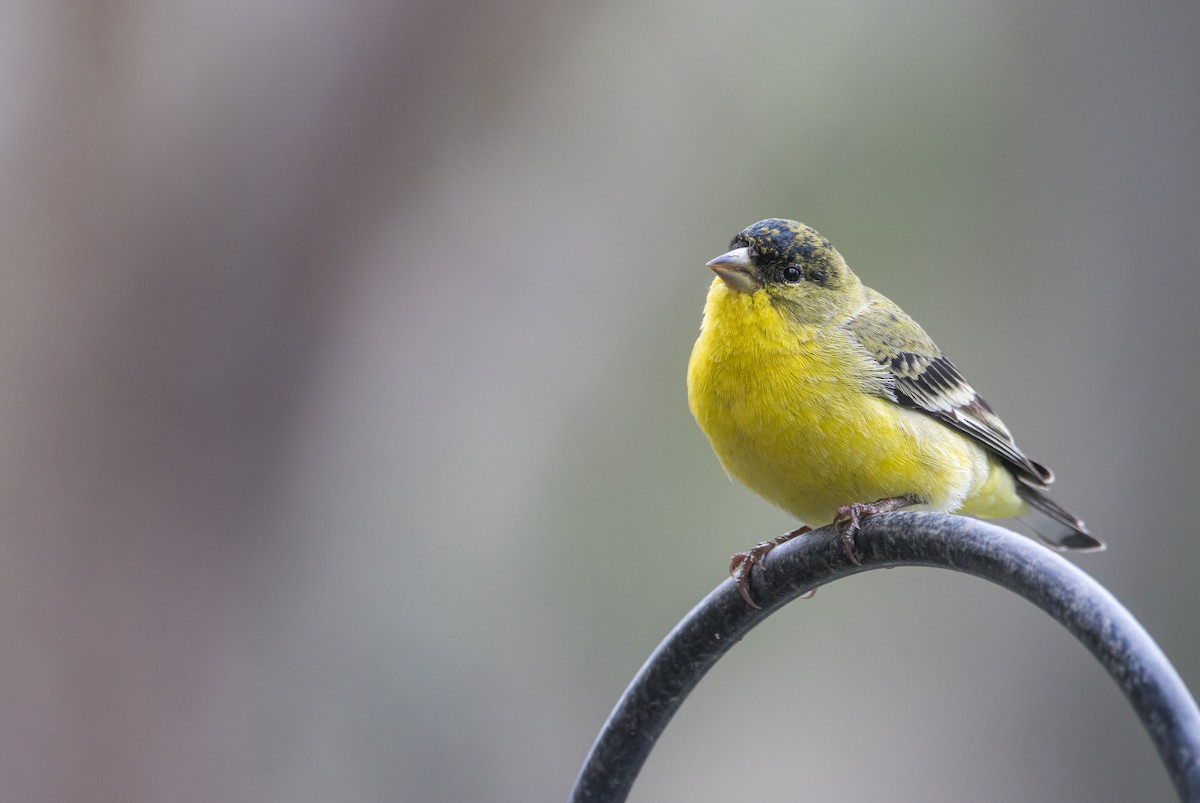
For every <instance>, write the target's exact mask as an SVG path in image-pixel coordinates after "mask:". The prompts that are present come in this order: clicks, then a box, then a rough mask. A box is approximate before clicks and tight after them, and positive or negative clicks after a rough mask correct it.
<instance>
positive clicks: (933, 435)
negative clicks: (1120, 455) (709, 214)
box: [687, 218, 1104, 608]
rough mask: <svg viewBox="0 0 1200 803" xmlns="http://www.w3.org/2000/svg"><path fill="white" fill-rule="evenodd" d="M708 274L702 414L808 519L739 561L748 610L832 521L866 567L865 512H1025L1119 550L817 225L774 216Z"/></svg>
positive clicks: (1033, 522) (1037, 521)
mask: <svg viewBox="0 0 1200 803" xmlns="http://www.w3.org/2000/svg"><path fill="white" fill-rule="evenodd" d="M708 267H709V268H711V269H712V271H713V273H715V274H716V276H715V277H714V278H713V280H712V283H711V285H710V286H709V289H708V297H707V299H706V301H705V304H704V317H703V320H702V322H701V326H700V335H699V337H698V338H697V340H696V344H695V346H694V347H693V349H692V354H691V358H690V360H689V361H688V371H687V390H688V407H689V408H690V410H691V412H692V415H693V416H694V417H695V419H696V422H697V423H698V424H699V425H700V429H701V430H702V431H703V432H704V434H705V435H706V436H707V438H708V440H709V443H710V444H711V445H712V448H713V451H714V452H715V453H716V456H717V458H718V460H719V461H720V463H721V465H722V467H723V468H724V469H725V472H726V473H727V474H728V475H729V477H730V479H733V480H736V481H737V482H740V483H741V484H742V485H744V486H746V487H747V488H749V489H750V490H752V491H754V492H755V493H757V494H758V495H759V496H761V497H763V498H764V499H766V500H767V501H769V502H771V503H773V504H775V505H776V506H778V507H780V508H782V509H783V510H784V511H786V512H787V513H789V514H791V515H792V516H794V517H795V518H796V519H798V520H800V521H801V522H803V526H801V527H799V528H797V529H795V530H793V531H791V532H789V533H785V534H784V535H782V536H779V537H778V538H774V539H771V540H769V541H764V542H762V543H760V544H758V545H757V546H755V547H754V548H752V549H750V550H748V551H747V552H739V553H737V554H735V555H734V556H733V558H732V559H731V561H730V574H731V575H732V576H733V578H734V580H735V582H736V586H737V589H738V591H739V592H740V593H741V595H742V597H743V599H745V601H746V602H747V603H748V604H749V605H751V606H752V607H755V608H757V607H758V605H757V604H756V603H755V601H754V599H753V597H752V595H751V594H750V572H751V570H752V568H753V567H754V566H755V565H756V564H758V563H759V562H761V560H762V559H763V557H765V555H766V554H767V553H768V552H769V551H770V550H771V549H773V548H774V547H776V546H778V545H779V544H781V543H783V542H785V541H787V540H790V539H791V538H794V537H797V536H799V535H802V534H803V533H805V532H808V531H809V530H810V526H811V525H819V524H824V523H827V522H832V523H833V524H834V525H835V527H836V528H838V530H839V533H840V536H841V540H842V545H843V547H844V549H845V551H846V554H847V556H848V557H849V559H850V560H852V561H853V562H855V563H859V559H858V557H857V556H856V554H855V544H854V536H855V534H856V533H857V532H858V530H859V528H860V526H861V523H862V520H863V519H865V518H866V517H868V516H872V515H876V514H879V513H885V512H890V511H893V510H900V509H906V508H907V509H917V510H934V511H941V512H945V513H961V514H968V515H975V516H979V517H983V518H1001V517H1004V518H1007V517H1016V518H1018V519H1020V520H1022V522H1023V523H1025V524H1026V525H1027V526H1028V527H1029V528H1030V529H1031V530H1032V531H1033V533H1034V534H1035V535H1036V536H1038V537H1039V538H1040V539H1041V540H1042V541H1043V542H1045V543H1046V544H1047V545H1048V546H1050V547H1051V548H1054V549H1056V550H1060V551H1063V550H1091V551H1095V550H1101V549H1104V544H1103V543H1102V542H1101V541H1099V540H1097V539H1096V538H1095V537H1093V536H1092V535H1091V533H1090V532H1089V531H1088V529H1087V527H1086V526H1085V524H1084V523H1083V521H1081V520H1080V519H1079V518H1078V517H1076V516H1075V515H1073V514H1071V513H1069V512H1068V511H1067V510H1066V509H1065V508H1063V507H1062V506H1061V505H1059V504H1058V503H1057V502H1055V501H1054V500H1052V499H1051V498H1050V497H1049V496H1047V495H1046V489H1047V487H1048V486H1049V485H1050V483H1051V482H1053V480H1054V474H1053V473H1052V472H1051V471H1050V469H1048V468H1047V467H1046V466H1044V465H1042V464H1041V463H1038V462H1035V461H1034V460H1031V459H1030V458H1029V457H1027V456H1026V455H1025V453H1024V452H1022V451H1021V449H1020V448H1018V447H1017V444H1016V442H1015V441H1014V440H1013V436H1012V434H1011V433H1010V432H1009V430H1008V427H1007V426H1005V424H1004V422H1003V421H1002V420H1000V418H999V416H997V415H996V413H995V412H994V411H993V410H992V408H991V406H990V405H989V404H988V403H987V402H986V401H984V399H983V398H982V397H981V396H980V395H979V394H978V393H977V392H976V391H975V389H974V388H973V387H971V385H970V384H968V383H967V381H966V380H965V379H964V378H963V376H962V374H960V373H959V371H958V369H957V368H956V367H955V366H954V364H953V363H952V362H950V360H949V359H948V358H947V357H946V356H945V354H943V353H942V350H941V349H940V348H938V346H937V345H936V344H935V343H934V342H933V340H932V339H931V338H930V337H929V335H928V334H926V332H925V330H924V329H922V328H921V326H920V325H919V324H918V323H917V322H916V321H914V320H913V319H912V318H911V317H909V316H908V314H906V313H905V312H904V311H903V310H902V309H900V307H899V306H897V305H896V304H895V303H893V302H892V301H891V300H889V299H888V298H886V297H885V296H883V295H882V294H880V293H878V292H876V291H875V290H872V289H871V288H869V287H867V286H865V285H864V284H863V283H862V281H861V280H860V279H859V277H858V276H857V275H856V274H855V273H854V272H853V271H851V270H850V267H849V266H848V265H847V264H846V260H845V259H844V258H843V257H842V255H841V254H840V253H838V251H837V250H836V249H835V248H834V247H833V245H831V244H830V242H829V240H827V239H825V238H824V237H822V236H821V235H820V234H818V233H817V232H816V231H815V230H814V229H812V228H810V227H809V226H806V225H804V224H803V223H799V222H797V221H794V220H785V219H782V218H769V219H767V220H761V221H759V222H757V223H755V224H753V225H751V226H749V227H747V228H746V229H743V230H742V231H741V232H739V233H738V234H737V235H736V236H734V238H733V240H732V241H731V242H730V244H729V250H728V251H727V252H726V253H724V254H721V255H720V256H718V257H716V258H715V259H713V260H711V261H710V262H708Z"/></svg>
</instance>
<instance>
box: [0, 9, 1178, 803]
mask: <svg viewBox="0 0 1200 803" xmlns="http://www.w3.org/2000/svg"><path fill="white" fill-rule="evenodd" d="M1198 39H1200V8H1198V7H1197V6H1196V5H1195V4H1191V3H1176V2H1169V1H1168V0H1147V2H1144V3H1139V4H1128V3H1120V2H1115V1H1114V0H1102V1H1101V2H1089V3H1084V2H1081V1H1080V0H1067V1H1066V2H1060V3H1055V4H1045V3H1038V2H1033V0H1014V1H1013V2H1005V3H995V2H964V3H948V2H938V1H937V0H927V1H925V2H918V3H915V4H904V5H897V4H894V3H887V2H883V0H865V1H863V2H846V0H838V1H837V2H807V3H785V2H758V3H732V2H729V3H721V2H712V3H706V4H690V3H679V2H671V0H649V2H639V3H633V2H623V3H620V2H618V3H591V4H567V5H564V4H557V3H551V2H546V1H545V0H524V2H520V3H512V4H504V6H503V7H502V6H498V5H497V6H488V5H484V4H455V3H444V2H434V1H433V0H412V1H411V2H403V0H397V1H396V2H382V1H381V0H338V2H334V0H301V2H282V1H281V0H258V1H257V2H251V3H242V2H231V1H230V0H217V2H210V3H200V2H183V1H182V0H177V1H176V2H171V1H170V0H168V1H167V2H159V3H135V2H116V1H115V0H102V1H101V2H94V3H88V4H79V3H71V2H65V0H11V1H10V2H8V3H5V4H3V5H2V6H0V42H2V46H0V309H2V312H0V477H2V481H0V603H2V604H0V775H2V777H3V778H4V787H5V792H4V796H5V797H6V798H7V799H9V800H22V801H75V800H84V799H86V800H92V801H161V800H172V801H185V802H186V801H212V800H251V801H289V802H290V801H327V800H338V801H379V800H399V801H416V802H422V801H434V802H436V801H464V800H479V801H485V800H486V801H500V802H503V801H539V800H548V801H555V800H562V799H564V798H565V797H566V795H567V792H568V789H569V788H570V785H571V782H572V780H573V778H574V776H575V773H576V772H577V770H578V768H579V765H580V762H581V761H582V759H583V757H584V755H585V753H586V751H587V749H588V747H589V745H590V743H591V741H592V739H593V737H594V736H595V734H596V732H597V731H598V729H599V728H600V726H601V724H602V723H603V721H604V719H605V717H606V716H607V714H608V712H609V710H610V708H611V707H612V705H613V704H614V702H615V701H616V699H617V697H618V695H619V694H620V693H621V691H622V690H623V688H624V687H625V685H626V683H627V682H628V681H629V679H630V678H631V677H632V675H633V673H634V672H635V671H636V670H637V668H638V667H639V665H640V664H641V662H642V660H643V659H644V658H645V656H646V655H647V654H648V653H649V652H650V650H651V649H652V648H653V647H654V646H655V645H656V644H657V643H658V641H659V640H660V639H661V638H662V637H663V635H665V634H666V632H667V631H668V630H669V629H670V627H671V626H672V625H673V624H674V623H675V622H676V621H677V620H678V618H679V617H680V616H682V615H683V614H684V613H685V612H686V611H687V610H689V609H690V608H691V607H692V605H693V604H694V603H695V602H696V601H697V600H699V599H700V598H701V597H702V596H703V595H704V594H705V593H707V592H708V591H709V590H710V589H711V588H712V587H713V586H714V585H715V584H716V583H718V582H719V581H721V580H722V578H723V577H724V576H725V571H726V566H727V563H728V557H729V555H730V554H731V553H732V552H734V551H737V550H739V549H743V548H745V547H747V546H748V545H750V544H753V543H754V542H756V541H759V540H761V539H764V538H767V537H771V536H773V535H776V534H778V533H780V532H783V531H784V530H787V529H791V528H792V527H793V526H795V525H794V523H793V522H792V521H791V520H789V518H788V517H787V516H786V515H784V514H782V513H781V512H779V511H776V510H774V509H772V508H771V507H770V506H769V505H767V504H766V503H765V502H762V501H761V500H759V499H758V498H757V497H755V496H754V495H753V494H751V493H750V492H748V491H746V490H744V489H742V488H740V487H738V486H734V485H732V484H731V483H730V482H729V481H728V480H727V479H726V478H725V475H724V474H723V473H722V471H721V469H720V467H719V466H718V464H717V461H716V459H715V458H714V457H713V455H712V454H711V451H710V449H709V446H708V444H707V442H706V441H705V439H704V437H703V435H702V434H701V433H700V431H699V429H698V428H697V427H696V426H695V424H694V423H693V421H692V420H691V417H690V415H689V414H688V410H687V404H686V398H685V391H684V372H685V366H686V362H687V358H688V354H689V352H690V349H691V345H692V342H693V340H694V338H695V334H696V330H697V327H698V325H699V322H700V311H701V307H702V304H703V300H704V296H705V292H706V288H707V285H708V283H709V280H710V279H711V274H710V273H709V271H708V270H707V269H706V268H705V267H704V262H705V261H706V260H708V259H710V258H711V257H713V256H715V255H717V254H719V253H721V252H722V251H724V250H725V247H726V244H727V242H728V240H729V238H730V237H731V236H732V235H733V234H734V233H736V232H737V231H738V230H740V229H741V228H743V227H744V226H746V225H748V224H749V223H752V222H754V221H756V220H758V219H761V218H764V217H769V216H782V217H793V218H797V219H800V220H803V221H804V222H806V223H809V224H811V225H813V226H815V227H816V228H817V229H819V230H820V231H821V232H822V233H823V234H824V235H826V236H827V237H829V238H830V239H831V240H832V241H833V242H834V243H835V245H837V246H838V247H839V248H840V250H841V251H842V253H843V254H844V255H845V256H846V257H847V259H848V261H849V263H850V264H851V265H852V266H853V268H854V269H855V270H856V271H857V272H858V273H859V274H860V275H861V276H862V277H863V278H864V280H865V281H866V282H867V283H868V284H870V285H871V286H873V287H875V288H876V289H878V290H880V291H882V292H883V293H885V294H886V295H888V296H890V297H892V298H893V299H894V300H896V301H897V302H898V303H900V304H901V305H902V306H903V307H904V308H905V309H907V310H908V311H909V312H910V313H912V314H913V315H914V317H916V318H917V319H918V320H920V321H921V322H922V323H923V324H924V325H925V326H926V328H927V329H928V330H929V331H930V333H931V334H932V335H933V336H934V337H935V338H936V339H937V340H938V341H939V342H940V344H941V345H942V346H943V348H944V349H946V351H947V352H948V353H949V354H950V355H951V357H952V358H953V359H954V360H955V362H956V363H957V364H958V366H959V367H960V368H961V369H962V371H963V372H964V373H965V374H966V375H967V376H968V377H969V378H970V379H971V381H972V382H973V383H974V384H975V386H976V387H977V388H978V389H979V390H980V391H981V392H982V393H983V395H984V396H985V397H986V398H987V399H988V400H989V401H991V402H992V404H993V405H994V406H995V407H996V408H997V409H998V410H999V411H1000V412H1001V414H1002V415H1003V416H1004V418H1005V420H1006V421H1007V422H1008V423H1009V425H1010V426H1011V427H1012V428H1013V430H1014V431H1015V432H1016V434H1017V438H1018V441H1019V442H1020V443H1021V444H1022V445H1023V447H1024V448H1025V449H1026V450H1027V451H1028V452H1029V453H1030V454H1031V455H1032V456H1034V457H1035V458H1036V459H1038V460H1042V461H1044V462H1046V463H1047V464H1049V465H1051V466H1053V467H1054V469H1055V470H1056V472H1057V473H1058V477H1059V483H1058V485H1057V486H1056V498H1058V499H1059V500H1060V501H1061V502H1063V503H1064V504H1065V505H1066V506H1067V507H1069V508H1070V509H1071V510H1073V511H1077V512H1078V513H1079V514H1080V515H1082V516H1083V517H1084V518H1086V519H1087V520H1088V522H1089V523H1090V525H1091V526H1092V529H1093V531H1094V532H1095V533H1096V534H1097V535H1099V536H1100V537H1102V538H1103V539H1105V540H1106V541H1108V543H1109V550H1108V551H1107V552H1105V553H1103V554H1099V555H1087V556H1080V557H1078V558H1076V559H1075V560H1076V561H1077V562H1078V564H1079V565H1080V566H1082V567H1083V568H1084V569H1085V570H1087V571H1088V572H1090V573H1092V574H1093V575H1094V576H1096V577H1097V578H1098V579H1099V580H1100V581H1101V582H1103V583H1104V584H1105V585H1106V586H1107V587H1108V588H1109V589H1110V590H1111V591H1112V592H1113V593H1114V594H1115V595H1116V596H1117V597H1118V598H1120V599H1121V600H1122V601H1123V602H1124V603H1125V604H1126V605H1127V606H1128V607H1129V608H1130V609H1131V610H1132V611H1133V613H1134V614H1135V615H1136V616H1138V617H1139V618H1140V620H1141V621H1142V623H1143V624H1144V625H1145V626H1146V627H1147V628H1148V629H1149V630H1150V632H1151V633H1152V634H1153V635H1154V637H1155V638H1156V639H1157V640H1158V642H1159V643H1160V644H1161V645H1162V647H1163V648H1164V649H1165V650H1166V652H1167V653H1168V654H1169V655H1170V656H1171V657H1172V659H1173V660H1174V662H1175V664H1176V666H1177V667H1178V669H1179V671H1180V672H1181V674H1182V675H1183V677H1184V679H1185V680H1186V681H1187V682H1188V683H1189V685H1190V686H1191V688H1192V689H1193V690H1197V689H1200V638H1197V629H1196V621H1197V615H1198V613H1200V584H1197V582H1196V576H1195V573H1196V570H1197V567H1200V538H1197V534H1196V526H1195V514H1194V513H1193V512H1192V507H1193V499H1194V498H1195V494H1196V484H1197V474H1198V470H1197V459H1196V455H1197V452H1198V451H1200V426H1198V424H1197V415H1198V409H1197V408H1198V404H1197V399H1200V372H1198V371H1197V367H1196V365H1197V363H1196V360H1197V356H1196V355H1197V353H1198V352H1200V325H1198V324H1197V311H1196V303H1197V299H1200V271H1198V270H1197V261H1198V254H1200V225H1197V220H1198V215H1200V91H1197V90H1198V86H1200V49H1197V47H1196V41H1197V40H1198ZM747 796H753V797H755V798H761V799H770V800H784V799H805V800H831V801H868V800H893V801H959V800H975V801H992V800H995V801H1008V800H1090V801H1126V800H1133V799H1137V800H1169V799H1171V798H1172V792H1171V788H1170V785H1169V783H1168V781H1167V779H1166V775H1165V773H1164V772H1163V770H1162V768H1161V766H1160V764H1159V762H1158V758H1157V756H1156V754H1155V753H1154V751H1153V749H1152V747H1151V745H1150V742H1149V739H1148V738H1147V736H1146V735H1145V733H1144V732H1143V731H1142V729H1141V726H1140V725H1139V723H1138V722H1137V720H1136V719H1135V717H1134V715H1133V713H1132V711H1131V709H1130V708H1129V706H1128V704H1127V703H1126V702H1125V700H1124V699H1123V697H1121V695H1120V694H1119V692H1118V691H1117V688H1116V686H1115V685H1114V684H1113V683H1112V682H1111V681H1110V680H1109V678H1108V677H1107V676H1106V675H1105V674H1104V673H1103V671H1102V670H1101V669H1100V668H1099V666H1098V665H1097V664H1096V663H1095V662H1094V661H1093V660H1092V659H1091V658H1090V656H1088V655H1087V654H1086V652H1085V651H1084V649H1083V648H1082V647H1081V646H1079V645H1078V644H1076V643H1075V642H1074V641H1073V640H1072V639H1071V638H1070V637H1068V636H1067V635H1066V634H1065V633H1063V632H1061V631H1060V630H1059V629H1058V627H1057V626H1056V625H1054V624H1053V623H1052V622H1051V621H1050V620H1049V619H1048V618H1046V617H1045V616H1044V615H1042V614H1041V613H1040V612H1038V611H1036V610H1035V609H1033V608H1032V607H1031V606H1030V605H1028V604H1027V603H1025V602H1023V601H1021V600H1019V599H1017V598H1016V597H1013V596H1011V595H1010V594H1008V593H1006V592H1003V591H1001V590H999V589H997V588H994V587H992V586H990V585H987V584H985V583H982V582H979V581H976V580H972V579H968V578H965V577H961V576H958V575H954V574H951V573H948V572H943V571H936V570H918V569H906V570H899V571H894V572H873V573H870V574H868V575H865V576H860V577H857V578H852V579H849V580H846V581H843V582H840V583H837V584H835V585H833V586H830V587H828V588H825V589H823V590H822V591H821V593H819V594H818V595H817V596H816V597H815V598H814V599H812V600H810V601H807V602H804V603H798V604H795V605H792V606H790V607H789V608H788V609H786V610H785V611H783V612H782V613H780V614H779V615H777V616H774V617H773V618H772V619H771V620H770V621H768V622H767V623H766V624H765V625H764V626H762V627H760V628H759V629H758V630H756V631H755V632H754V633H753V634H751V635H750V637H748V638H747V639H746V640H745V641H744V642H743V643H742V644H741V645H740V646H739V647H738V648H737V649H735V650H733V651H732V653H731V654H730V655H729V656H728V657H727V658H726V659H725V660H723V661H722V662H721V663H720V664H719V665H718V666H717V667H716V669H715V670H714V671H713V672H712V673H711V674H710V675H709V677H708V678H706V679H705V681H704V682H703V683H702V684H701V686H700V688H699V689H698V691H697V692H696V693H695V694H694V695H693V697H692V698H691V699H690V700H689V701H688V702H687V704H686V705H684V707H683V709H682V711H681V713H680V714H679V715H678V716H677V717H676V719H675V720H674V722H673V723H672V725H671V727H670V728H668V730H667V732H666V734H665V736H664V737H663V739H662V741H661V742H660V744H659V746H658V747H657V748H656V750H655V751H654V753H653V754H652V755H651V757H650V760H649V762H648V764H647V766H646V769H645V771H644V772H643V774H642V776H641V778H640V779H639V780H638V782H637V784H636V785H635V787H634V793H633V797H632V799H633V800H636V801H706V800H714V801H716V800H739V799H743V798H745V797H747Z"/></svg>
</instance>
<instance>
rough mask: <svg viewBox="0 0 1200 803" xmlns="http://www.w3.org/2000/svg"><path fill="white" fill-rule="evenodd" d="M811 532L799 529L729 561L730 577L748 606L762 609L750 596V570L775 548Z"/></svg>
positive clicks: (739, 553) (740, 553) (805, 528)
mask: <svg viewBox="0 0 1200 803" xmlns="http://www.w3.org/2000/svg"><path fill="white" fill-rule="evenodd" d="M811 530H812V528H811V527H798V528H797V529H795V530H792V531H791V532H790V533H784V534H783V535H780V536H777V537H775V538H772V539H771V540H770V541H763V542H762V543H761V544H758V545H757V546H755V547H753V548H752V549H749V550H747V551H745V552H738V553H737V554H736V555H734V556H733V557H732V558H730V559H729V576H730V577H732V578H733V582H734V583H735V584H736V585H737V590H738V593H739V594H741V595H742V599H744V600H746V604H747V605H749V606H750V607H751V608H755V609H757V608H759V607H760V606H759V604H758V603H757V602H755V601H754V598H753V597H752V596H750V570H751V569H753V568H754V566H755V565H756V564H757V563H758V562H759V561H761V560H762V559H763V558H764V557H766V555H767V553H768V552H770V551H771V550H772V549H774V548H775V547H777V546H779V545H780V544H785V543H787V542H788V541H791V540H792V539H793V538H795V537H796V536H798V535H804V534H805V533H807V532H810V531H811Z"/></svg>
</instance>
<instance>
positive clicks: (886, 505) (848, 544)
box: [833, 496, 918, 566]
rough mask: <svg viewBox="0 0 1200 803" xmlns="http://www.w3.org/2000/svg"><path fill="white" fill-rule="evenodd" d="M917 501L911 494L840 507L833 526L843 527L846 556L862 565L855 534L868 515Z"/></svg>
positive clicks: (843, 544) (843, 546)
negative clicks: (855, 551) (855, 552)
mask: <svg viewBox="0 0 1200 803" xmlns="http://www.w3.org/2000/svg"><path fill="white" fill-rule="evenodd" d="M917 501H918V500H916V499H913V498H912V497H911V496H889V497H887V498H886V499H877V500H875V501H874V502H871V503H869V504H867V503H865V502H855V503H853V504H850V505H842V506H841V507H839V508H838V512H837V515H836V516H834V517H833V526H834V527H839V528H843V529H842V531H841V536H842V549H844V550H846V557H848V558H850V561H851V562H852V563H854V565H856V566H861V565H862V561H860V560H859V559H858V556H857V555H855V554H854V536H855V535H856V534H857V533H858V531H859V529H860V528H861V526H862V520H863V519H865V518H867V517H868V516H874V515H875V514H877V513H891V512H892V511H893V510H899V509H900V508H902V507H908V506H909V505H915V504H917Z"/></svg>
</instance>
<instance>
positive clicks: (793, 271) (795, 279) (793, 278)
mask: <svg viewBox="0 0 1200 803" xmlns="http://www.w3.org/2000/svg"><path fill="white" fill-rule="evenodd" d="M803 278H804V273H803V272H801V270H800V269H799V268H797V267H796V266H795V265H788V266H787V267H786V268H784V269H783V280H784V281H785V282H787V283H788V284H799V283H800V280H801V279H803Z"/></svg>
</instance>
